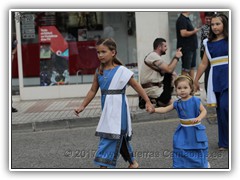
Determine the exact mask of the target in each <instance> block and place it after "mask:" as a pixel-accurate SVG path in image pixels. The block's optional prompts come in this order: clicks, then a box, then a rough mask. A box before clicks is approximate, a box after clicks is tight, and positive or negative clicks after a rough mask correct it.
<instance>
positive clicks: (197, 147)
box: [173, 96, 208, 168]
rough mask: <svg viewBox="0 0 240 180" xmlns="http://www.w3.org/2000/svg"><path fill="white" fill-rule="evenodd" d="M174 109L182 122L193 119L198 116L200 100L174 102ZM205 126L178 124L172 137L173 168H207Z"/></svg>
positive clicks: (195, 98) (194, 98)
mask: <svg viewBox="0 0 240 180" xmlns="http://www.w3.org/2000/svg"><path fill="white" fill-rule="evenodd" d="M173 105H174V108H175V109H176V110H177V113H178V116H179V118H180V119H182V120H187V119H193V118H196V117H197V116H199V114H200V110H199V109H200V99H199V98H197V97H194V96H193V97H191V98H190V99H188V100H186V101H182V100H181V99H179V100H177V101H175V102H174V104H173ZM205 129H206V128H205V126H204V125H202V124H201V123H199V124H194V125H184V124H181V123H180V124H179V125H178V127H177V129H176V131H175V133H174V136H173V168H208V160H207V156H208V139H207V135H206V132H205Z"/></svg>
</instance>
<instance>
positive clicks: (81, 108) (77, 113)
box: [74, 106, 85, 116]
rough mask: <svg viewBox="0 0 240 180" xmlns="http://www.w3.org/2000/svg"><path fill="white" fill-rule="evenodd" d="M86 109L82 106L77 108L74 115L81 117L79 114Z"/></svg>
mask: <svg viewBox="0 0 240 180" xmlns="http://www.w3.org/2000/svg"><path fill="white" fill-rule="evenodd" d="M84 109H85V108H84V107H83V106H80V107H78V108H75V109H74V114H75V115H76V116H79V113H80V112H82V111H83V110H84Z"/></svg>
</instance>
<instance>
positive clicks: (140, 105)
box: [138, 97, 146, 109]
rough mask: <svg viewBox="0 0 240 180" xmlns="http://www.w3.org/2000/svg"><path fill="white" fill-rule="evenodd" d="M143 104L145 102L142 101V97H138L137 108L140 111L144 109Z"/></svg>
mask: <svg viewBox="0 0 240 180" xmlns="http://www.w3.org/2000/svg"><path fill="white" fill-rule="evenodd" d="M145 104H146V102H145V101H144V99H143V98H142V97H139V103H138V107H139V108H140V109H145Z"/></svg>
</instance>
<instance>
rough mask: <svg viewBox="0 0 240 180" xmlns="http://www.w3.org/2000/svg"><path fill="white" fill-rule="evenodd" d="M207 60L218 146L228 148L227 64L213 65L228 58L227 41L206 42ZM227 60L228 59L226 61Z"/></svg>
mask: <svg viewBox="0 0 240 180" xmlns="http://www.w3.org/2000/svg"><path fill="white" fill-rule="evenodd" d="M205 49H206V50H207V55H208V59H209V61H210V62H211V65H212V79H209V81H212V85H213V91H214V93H215V96H216V100H217V108H216V110H217V119H218V146H219V147H224V148H228V146H229V99H228V97H229V95H228V85H229V78H228V73H229V71H228V69H229V67H228V62H227V63H222V64H221V63H220V65H217V66H216V65H214V60H215V59H218V60H222V59H223V58H228V49H229V48H228V41H227V40H225V39H222V40H219V41H213V42H209V41H207V44H206V48H205ZM227 60H228V59H227Z"/></svg>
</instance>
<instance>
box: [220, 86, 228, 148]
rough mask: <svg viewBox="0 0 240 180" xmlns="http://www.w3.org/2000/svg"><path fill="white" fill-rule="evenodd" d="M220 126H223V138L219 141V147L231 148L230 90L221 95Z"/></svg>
mask: <svg viewBox="0 0 240 180" xmlns="http://www.w3.org/2000/svg"><path fill="white" fill-rule="evenodd" d="M219 104H220V109H219V111H220V116H221V118H220V120H221V122H220V126H221V129H220V130H221V136H220V138H221V139H220V140H219V147H222V148H228V146H229V143H228V142H229V130H228V127H229V120H228V115H229V106H228V105H229V101H228V89H227V90H224V91H223V92H222V93H221V95H220V100H219Z"/></svg>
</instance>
